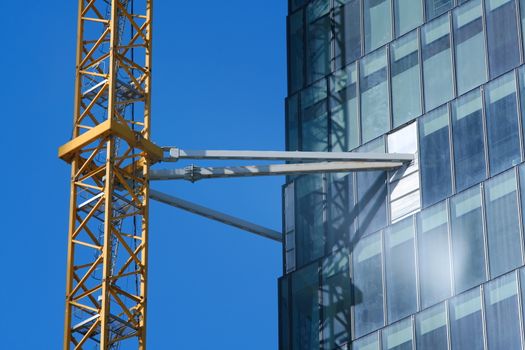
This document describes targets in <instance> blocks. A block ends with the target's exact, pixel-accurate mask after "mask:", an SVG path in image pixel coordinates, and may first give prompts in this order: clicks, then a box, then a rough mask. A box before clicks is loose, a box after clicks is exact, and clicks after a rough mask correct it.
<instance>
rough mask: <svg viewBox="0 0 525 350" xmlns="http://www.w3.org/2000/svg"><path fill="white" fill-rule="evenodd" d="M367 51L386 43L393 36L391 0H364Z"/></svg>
mask: <svg viewBox="0 0 525 350" xmlns="http://www.w3.org/2000/svg"><path fill="white" fill-rule="evenodd" d="M363 4H364V11H365V51H366V52H367V53H368V52H370V51H373V50H375V49H377V48H378V47H380V46H381V45H383V44H386V43H387V42H388V41H389V40H390V39H391V37H392V22H391V21H392V16H391V14H390V1H389V0H364V3H363Z"/></svg>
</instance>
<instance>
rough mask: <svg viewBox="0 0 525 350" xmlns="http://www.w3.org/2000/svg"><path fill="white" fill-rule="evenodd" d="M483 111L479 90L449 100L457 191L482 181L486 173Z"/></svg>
mask: <svg viewBox="0 0 525 350" xmlns="http://www.w3.org/2000/svg"><path fill="white" fill-rule="evenodd" d="M482 110H483V102H482V99H481V93H480V91H479V90H475V91H472V92H471V93H469V94H467V95H465V96H462V97H460V98H459V99H457V100H456V101H454V102H453V103H452V135H453V139H454V165H455V171H456V174H455V175H456V189H457V190H458V191H462V190H463V189H465V188H468V187H470V186H472V185H474V184H477V183H479V182H481V181H483V180H484V179H485V177H486V175H487V170H486V164H485V138H484V135H485V132H484V131H483V112H482Z"/></svg>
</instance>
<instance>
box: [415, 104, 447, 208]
mask: <svg viewBox="0 0 525 350" xmlns="http://www.w3.org/2000/svg"><path fill="white" fill-rule="evenodd" d="M448 124H449V121H448V108H447V106H443V107H441V108H439V109H436V110H435V111H433V112H430V113H429V114H427V115H426V116H424V117H423V118H420V119H419V145H420V161H421V185H422V192H423V206H428V205H430V204H433V203H436V202H438V201H440V200H442V199H444V198H446V197H447V196H448V195H449V194H450V193H451V191H452V178H451V175H450V172H451V170H450V142H449V131H448V129H449V126H448Z"/></svg>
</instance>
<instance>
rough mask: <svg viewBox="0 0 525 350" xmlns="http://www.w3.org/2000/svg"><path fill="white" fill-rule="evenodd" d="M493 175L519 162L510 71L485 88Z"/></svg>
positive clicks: (514, 82)
mask: <svg viewBox="0 0 525 350" xmlns="http://www.w3.org/2000/svg"><path fill="white" fill-rule="evenodd" d="M485 103H486V106H485V108H486V113H487V129H488V139H489V156H490V172H491V174H493V175H494V174H497V173H500V172H502V171H504V170H505V169H508V168H510V167H511V166H513V165H516V164H518V163H519V161H520V140H519V124H518V111H517V101H516V79H515V76H514V73H513V72H511V73H509V74H507V75H504V76H503V77H501V78H499V79H497V80H494V81H492V82H491V83H490V84H488V85H487V86H486V88H485Z"/></svg>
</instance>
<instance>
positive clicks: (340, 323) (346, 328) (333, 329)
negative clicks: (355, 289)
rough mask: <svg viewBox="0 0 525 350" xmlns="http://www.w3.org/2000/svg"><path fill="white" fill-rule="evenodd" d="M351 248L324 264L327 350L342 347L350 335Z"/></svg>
mask: <svg viewBox="0 0 525 350" xmlns="http://www.w3.org/2000/svg"><path fill="white" fill-rule="evenodd" d="M349 259H350V256H349V253H348V251H347V250H343V251H340V252H339V253H337V254H334V255H332V256H331V257H330V258H327V259H325V260H324V261H323V263H322V273H321V276H322V289H321V296H322V306H323V322H322V327H321V333H322V341H321V343H322V345H323V349H327V350H328V349H334V350H335V349H340V346H343V345H344V344H346V343H347V342H348V340H349V338H350V326H351V321H350V320H351V317H350V309H351V300H352V296H351V280H350V267H349Z"/></svg>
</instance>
